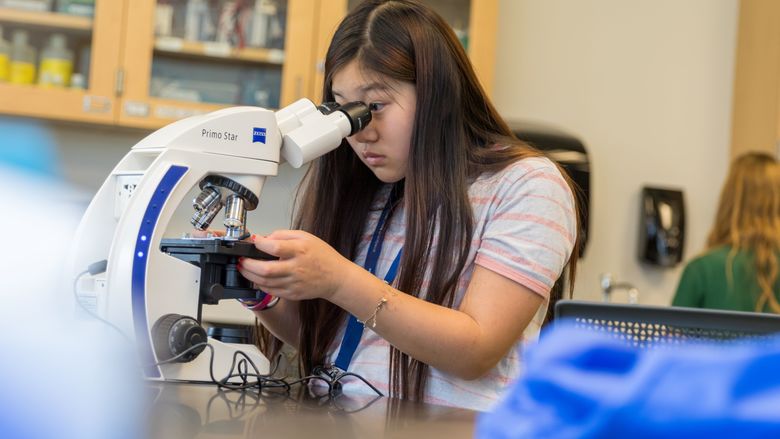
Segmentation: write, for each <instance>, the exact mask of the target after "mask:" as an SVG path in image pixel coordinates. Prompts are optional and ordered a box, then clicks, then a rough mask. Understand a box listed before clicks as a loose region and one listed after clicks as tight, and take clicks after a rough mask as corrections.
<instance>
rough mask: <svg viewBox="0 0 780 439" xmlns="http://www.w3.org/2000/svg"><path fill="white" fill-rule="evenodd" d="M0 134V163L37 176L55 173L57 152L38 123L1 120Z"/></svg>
mask: <svg viewBox="0 0 780 439" xmlns="http://www.w3.org/2000/svg"><path fill="white" fill-rule="evenodd" d="M0 133H3V134H2V136H0V164H2V165H4V166H7V167H8V168H13V169H15V170H17V171H21V172H24V173H27V174H34V175H38V176H47V177H51V176H53V175H54V174H55V173H56V168H57V151H56V148H55V145H54V141H53V139H52V136H51V134H50V133H49V131H48V130H47V129H46V128H45V127H44V126H43V125H42V123H41V122H38V121H35V120H31V119H22V118H10V117H0Z"/></svg>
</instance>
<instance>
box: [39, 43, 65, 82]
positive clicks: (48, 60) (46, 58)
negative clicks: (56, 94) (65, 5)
mask: <svg viewBox="0 0 780 439" xmlns="http://www.w3.org/2000/svg"><path fill="white" fill-rule="evenodd" d="M38 70H39V71H38V85H41V86H51V87H67V86H69V85H70V76H71V74H72V73H73V52H72V51H70V50H68V47H67V42H66V40H65V35H63V34H59V33H57V34H52V35H51V37H50V38H49V44H48V45H47V46H46V47H45V48H44V49H43V51H42V52H41V65H40V67H39V69H38Z"/></svg>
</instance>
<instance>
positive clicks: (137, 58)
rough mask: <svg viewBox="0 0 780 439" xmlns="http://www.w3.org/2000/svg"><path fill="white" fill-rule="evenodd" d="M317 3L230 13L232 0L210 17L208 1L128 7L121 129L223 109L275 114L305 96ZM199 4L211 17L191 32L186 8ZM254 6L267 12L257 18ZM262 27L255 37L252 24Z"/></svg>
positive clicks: (297, 0) (270, 1) (263, 1)
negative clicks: (248, 107)
mask: <svg viewBox="0 0 780 439" xmlns="http://www.w3.org/2000/svg"><path fill="white" fill-rule="evenodd" d="M318 1H319V0H257V1H251V2H244V3H245V4H247V5H249V6H248V7H247V8H245V9H244V10H238V11H229V10H228V9H229V8H231V7H233V6H232V5H235V2H217V3H216V4H217V6H216V9H217V11H214V9H215V8H214V4H215V3H214V2H206V1H198V0H189V1H184V0H171V1H168V2H166V3H164V4H162V5H158V4H157V3H156V2H154V1H148V0H147V1H137V0H136V1H132V4H133V6H132V7H130V8H128V10H127V17H126V23H127V29H128V32H127V38H126V40H127V41H126V43H125V45H124V53H123V56H122V61H121V65H122V72H123V76H124V81H123V83H124V87H123V90H122V93H121V104H120V105H121V108H120V110H119V124H120V125H123V126H135V127H145V128H156V127H160V126H162V125H165V124H168V123H170V122H172V121H174V120H177V119H181V118H183V117H186V116H191V115H194V114H201V113H205V112H209V111H213V110H216V109H218V108H222V107H225V106H235V105H254V106H261V107H267V108H279V107H280V106H285V105H287V104H289V103H292V102H294V101H295V100H297V99H300V98H302V97H304V96H306V90H308V89H310V88H311V84H310V83H311V81H312V75H313V73H314V69H313V67H312V59H313V56H314V52H313V46H312V44H311V41H312V29H313V28H314V23H315V13H316V8H313V7H312V5H313V4H316V3H318ZM198 5H200V6H203V7H204V8H208V7H210V8H211V12H209V10H208V9H206V10H204V11H203V12H202V13H203V14H205V15H207V16H206V17H201V18H200V20H202V21H203V24H202V25H201V26H200V29H196V30H193V29H190V28H187V26H188V25H189V24H191V22H192V20H194V19H195V18H193V17H192V15H193V14H195V13H194V12H193V11H192V10H191V8H195V7H198ZM220 8H222V9H223V10H222V11H220V10H219V9H220ZM255 8H265V9H267V11H266V12H268V13H264V14H261V15H257V16H256V15H254V11H255ZM161 10H162V12H161ZM160 15H163V16H168V17H170V20H168V19H161V18H159V17H160ZM155 17H157V18H155ZM161 20H162V23H164V24H163V25H162V26H161V25H160V23H161ZM225 20H235V21H234V22H233V23H234V24H225V23H224V21H225ZM261 21H262V22H263V23H264V26H265V31H264V32H265V33H264V35H265V37H258V36H257V33H254V37H253V36H252V35H250V34H253V31H252V26H255V22H258V23H259V22H261ZM171 22H172V23H174V24H171ZM155 23H157V26H158V29H156V30H155ZM182 23H185V24H183V25H182ZM241 23H244V25H245V26H246V28H245V29H241V28H240V27H241ZM161 27H162V28H163V29H160V28H161ZM206 27H209V28H210V29H209V31H204V30H203V28H206ZM271 27H274V28H275V29H276V30H275V31H273V32H275V36H274V37H271V36H270V35H271V33H272V31H271V30H269V28H271ZM223 28H224V29H223ZM237 29H238V30H237ZM129 30H132V31H129ZM252 39H257V40H258V41H252ZM239 40H242V41H239ZM260 40H262V41H260Z"/></svg>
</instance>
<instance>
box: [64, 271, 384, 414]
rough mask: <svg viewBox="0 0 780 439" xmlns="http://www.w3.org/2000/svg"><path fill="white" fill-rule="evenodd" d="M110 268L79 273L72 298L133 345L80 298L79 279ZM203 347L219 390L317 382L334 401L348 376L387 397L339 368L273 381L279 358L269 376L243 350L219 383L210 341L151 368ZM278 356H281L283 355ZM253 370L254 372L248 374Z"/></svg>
mask: <svg viewBox="0 0 780 439" xmlns="http://www.w3.org/2000/svg"><path fill="white" fill-rule="evenodd" d="M107 266H108V261H106V260H102V261H99V262H96V263H94V264H90V265H89V266H88V267H87V269H86V270H84V271H83V272H81V273H79V274H78V275H77V276H76V279H75V280H74V281H73V296H74V298H75V300H76V303H78V304H79V306H80V307H81V309H82V310H83V311H84V312H86V313H87V314H88V315H89V316H91V317H92V318H94V319H95V320H97V321H100V322H102V323H104V324H105V325H107V326H109V327H111V328H112V329H113V330H115V331H116V332H117V333H119V334H120V335H121V336H122V337H123V338H124V339H125V340H127V341H129V342H131V343H132V339H131V338H130V337H128V336H127V334H125V333H124V332H123V331H122V330H121V329H119V327H118V326H116V325H114V324H113V323H111V322H109V321H108V320H106V319H104V318H102V317H100V316H98V315H97V314H96V313H94V312H93V311H92V310H90V309H89V308H87V307H86V305H84V303H83V302H82V301H81V299H80V298H79V297H78V282H79V280H81V277H82V276H84V275H85V274H87V273H89V274H91V275H93V276H94V275H96V274H100V273H103V272H105V271H106V268H107ZM200 348H208V349H209V376H210V378H211V382H212V383H213V384H216V385H217V387H218V388H220V389H228V390H236V391H241V390H248V389H256V390H258V392H262V391H263V390H270V389H284V391H285V393H289V392H290V389H291V387H292V386H294V385H296V384H301V383H305V384H309V383H310V382H311V381H314V380H317V381H322V382H324V383H325V384H327V387H328V393H327V396H328V397H329V398H331V399H335V398H336V397H337V396H339V395H340V394H341V390H342V386H341V380H342V379H344V378H346V377H355V378H357V379H359V380H360V381H362V382H363V383H365V384H366V385H367V386H368V387H370V388H371V390H373V391H374V392H376V394H377V395H378V396H380V397H381V396H384V395H383V394H382V392H380V391H379V389H377V388H376V387H374V386H373V385H372V384H371V383H369V382H368V381H367V380H366V379H365V378H363V377H362V376H360V375H358V374H356V373H353V372H347V371H344V370H341V369H339V368H338V367H336V366H317V367H315V368H314V370H313V371H312V372H313V374H312V375H309V376H305V377H302V378H300V379H297V380H294V381H291V382H288V381H287V380H286V379H284V378H273V377H272V375H273V374H274V373H275V372H276V369H277V368H278V366H279V359H277V361H276V362H275V365H274V368H273V370H271V372H269V373H268V374H261V373H260V370H259V369H258V368H257V365H256V364H255V363H254V362H253V361H252V360H251V359H250V358H249V356H248V355H247V354H246V353H245V352H243V351H235V352H234V353H233V361H232V363H231V364H230V369H228V374H227V375H226V376H225V377H223V378H222V379H219V380H218V379H216V377H215V376H214V347H213V346H212V345H210V344H208V343H207V342H203V343H198V344H195V345H193V346H190V347H189V348H187V349H185V350H184V351H182V352H180V353H179V354H177V355H175V356H173V357H171V358H168V359H165V360H162V361H158V362H156V363H154V364H152V366H153V367H156V366H160V365H163V364H169V363H175V362H177V360H179V359H180V358H182V357H184V356H186V355H187V354H189V353H190V352H192V351H195V350H196V349H200ZM279 357H281V355H280V356H279ZM250 367H251V370H252V371H251V372H250V371H249V368H250ZM234 378H239V379H240V382H239V383H232V382H230V381H231V380H233V379H234Z"/></svg>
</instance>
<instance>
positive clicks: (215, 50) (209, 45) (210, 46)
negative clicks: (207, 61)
mask: <svg viewBox="0 0 780 439" xmlns="http://www.w3.org/2000/svg"><path fill="white" fill-rule="evenodd" d="M202 47H203V53H204V54H206V55H211V56H222V57H228V56H230V53H231V51H232V49H233V47H232V46H231V45H230V44H228V43H218V42H214V41H206V42H203V46H202Z"/></svg>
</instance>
